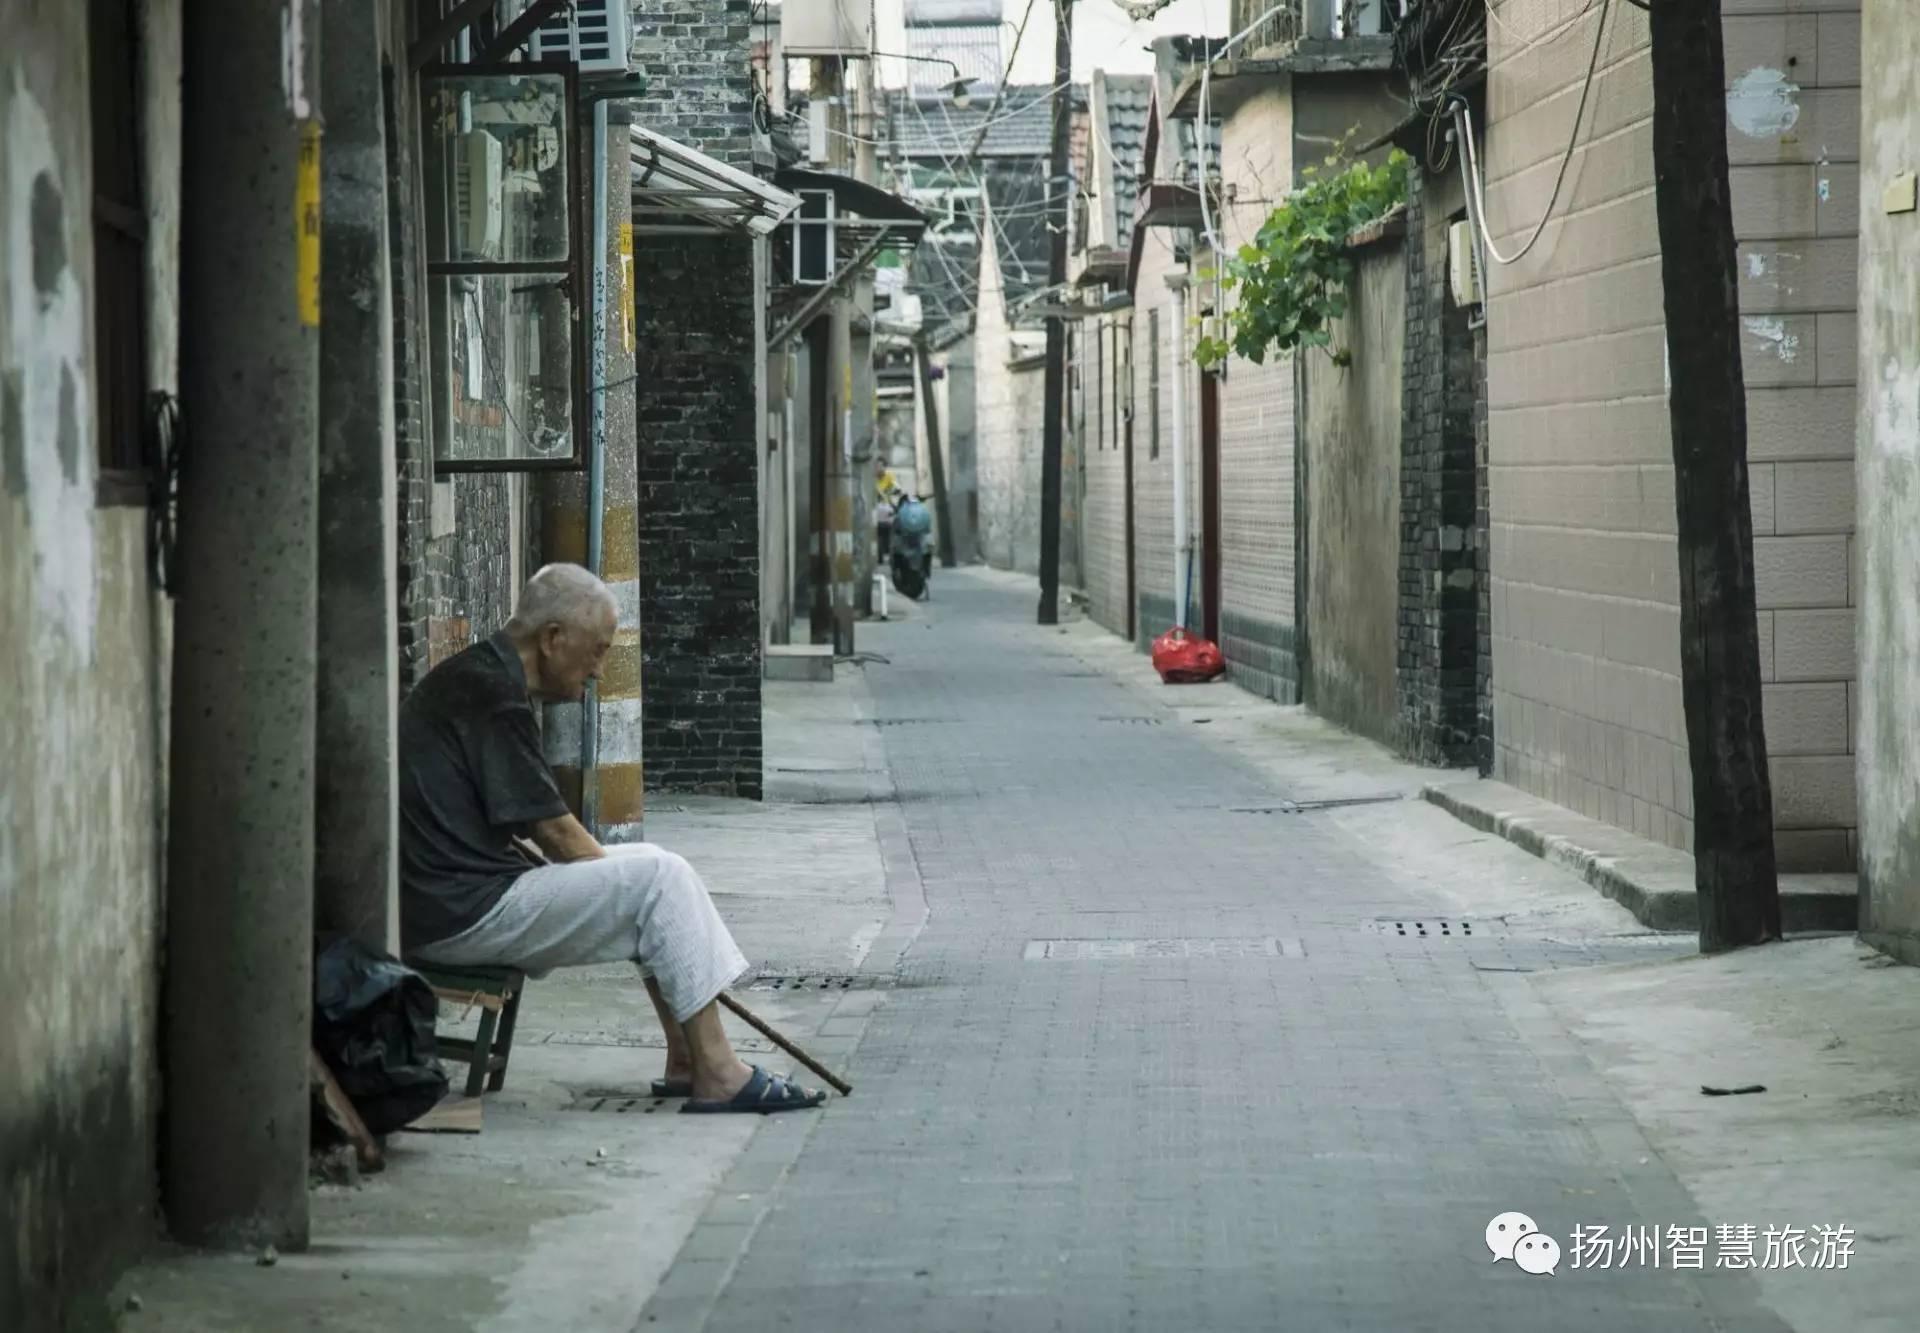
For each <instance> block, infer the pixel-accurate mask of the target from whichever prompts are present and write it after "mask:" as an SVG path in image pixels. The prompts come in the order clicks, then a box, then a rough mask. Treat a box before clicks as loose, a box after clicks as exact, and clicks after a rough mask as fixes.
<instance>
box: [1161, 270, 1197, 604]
mask: <svg viewBox="0 0 1920 1333" xmlns="http://www.w3.org/2000/svg"><path fill="white" fill-rule="evenodd" d="M1167 289H1168V290H1169V291H1171V292H1172V293H1173V329H1172V333H1173V341H1172V345H1171V347H1170V349H1169V350H1170V353H1171V355H1172V357H1173V367H1172V370H1173V623H1174V627H1175V628H1177V629H1185V628H1186V627H1187V565H1188V562H1189V561H1190V560H1191V559H1192V555H1193V552H1192V549H1191V548H1192V541H1191V539H1190V538H1189V537H1188V535H1187V275H1186V273H1185V272H1184V271H1182V272H1179V273H1170V274H1168V275H1167Z"/></svg>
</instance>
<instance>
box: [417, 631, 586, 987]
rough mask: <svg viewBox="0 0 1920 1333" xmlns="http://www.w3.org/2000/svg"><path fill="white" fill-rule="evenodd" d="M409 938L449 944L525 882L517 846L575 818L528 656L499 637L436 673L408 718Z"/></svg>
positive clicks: (426, 682) (422, 685)
mask: <svg viewBox="0 0 1920 1333" xmlns="http://www.w3.org/2000/svg"><path fill="white" fill-rule="evenodd" d="M399 740H400V937H401V940H402V942H403V948H404V949H405V950H407V951H409V952H410V951H412V950H416V949H419V948H422V947H424V946H426V945H429V944H433V943H437V942H438V941H440V940H446V939H452V938H453V937H454V936H455V935H458V934H460V933H461V932H462V931H464V930H466V929H467V928H468V927H470V926H473V925H474V924H476V923H477V922H479V921H480V919H481V918H482V917H484V916H486V914H487V913H488V912H490V911H492V910H493V908H494V905H495V904H496V903H498V902H499V901H500V899H501V897H502V896H503V895H505V893H506V891H507V889H508V888H509V887H511V886H512V884H513V881H514V880H515V879H517V878H518V877H519V876H521V875H523V874H525V873H526V871H527V869H528V861H527V858H526V857H524V856H522V855H521V854H520V853H519V852H517V851H516V850H515V849H514V847H513V845H512V843H511V842H510V841H509V837H510V835H511V834H514V833H517V832H521V831H522V830H524V829H525V827H526V826H527V825H529V824H533V823H537V822H538V821H540V820H543V819H552V818H554V817H556V816H558V815H564V814H566V813H567V803H566V801H565V800H564V799H562V797H561V795H560V789H559V788H558V787H557V786H555V785H554V781H553V773H552V771H551V770H550V769H549V768H548V767H547V762H546V758H545V756H544V755H542V754H541V751H540V733H539V731H538V730H537V729H536V728H535V726H534V722H533V707H532V705H531V704H530V703H529V702H528V701H527V675H526V670H525V668H524V667H522V666H521V663H520V655H519V653H517V652H515V651H514V648H513V645H512V643H511V642H510V641H509V640H508V639H507V638H506V637H505V636H504V635H499V634H496V635H495V636H494V637H493V638H491V639H489V640H487V641H486V642H484V643H476V644H474V645H473V646H472V647H471V648H468V649H467V650H466V651H465V652H462V653H460V654H459V655H458V656H456V657H452V658H449V659H448V660H447V661H445V662H442V663H441V664H440V665H439V666H437V667H435V668H434V669H433V670H432V671H430V672H428V673H427V678H426V679H425V680H423V681H421V682H420V683H419V685H417V686H415V687H414V690H413V692H412V693H411V694H409V695H408V696H407V699H406V702H405V703H404V704H402V705H401V708H400V736H399Z"/></svg>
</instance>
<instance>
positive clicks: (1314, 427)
mask: <svg viewBox="0 0 1920 1333" xmlns="http://www.w3.org/2000/svg"><path fill="white" fill-rule="evenodd" d="M1358 260H1359V263H1358V268H1359V273H1358V276H1357V277H1356V278H1355V280H1354V284H1353V305H1352V307H1351V308H1350V309H1349V311H1348V313H1347V316H1346V317H1345V318H1344V319H1342V320H1340V321H1338V322H1337V325H1336V327H1335V330H1334V345H1335V346H1337V347H1341V348H1344V349H1346V350H1347V351H1348V352H1350V353H1351V354H1352V357H1353V361H1352V364H1351V365H1350V366H1347V367H1344V368H1343V367H1341V366H1337V365H1335V364H1334V363H1333V360H1332V358H1330V357H1327V356H1324V355H1322V354H1320V353H1318V352H1314V353H1310V354H1308V355H1307V356H1305V357H1304V358H1303V362H1302V378H1303V384H1304V390H1305V397H1306V402H1305V404H1304V405H1303V415H1304V422H1305V430H1306V438H1305V442H1304V443H1305V447H1304V453H1305V455H1306V473H1307V476H1306V498H1307V511H1308V513H1309V515H1310V516H1311V521H1310V523H1309V525H1308V536H1307V551H1308V555H1307V569H1306V575H1307V581H1308V596H1307V642H1308V644H1309V645H1310V648H1311V651H1310V652H1309V653H1308V657H1307V671H1306V680H1305V693H1306V702H1307V704H1308V705H1309V706H1311V707H1312V708H1313V710H1314V711H1315V712H1316V713H1319V714H1320V715H1321V716H1323V717H1326V718H1330V719H1332V720H1333V721H1335V722H1338V723H1339V724H1340V725H1341V726H1343V727H1346V728H1348V729H1349V730H1352V731H1357V732H1359V733H1360V734H1362V735H1364V736H1370V737H1372V738H1373V739H1375V740H1378V741H1383V742H1384V741H1390V740H1391V739H1392V737H1393V733H1394V729H1395V678H1396V670H1397V663H1398V660H1399V651H1400V643H1399V621H1400V571H1399V563H1398V560H1397V559H1396V556H1397V555H1398V552H1399V550H1400V372H1401V364H1402V360H1403V355H1404V349H1405V346H1406V338H1405V324H1406V264H1405V260H1404V259H1403V257H1402V255H1401V252H1400V245H1399V243H1398V242H1395V241H1388V242H1383V243H1380V244H1377V245H1374V246H1371V247H1369V248H1368V249H1366V250H1364V251H1362V252H1361V253H1360V255H1359V256H1358Z"/></svg>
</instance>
